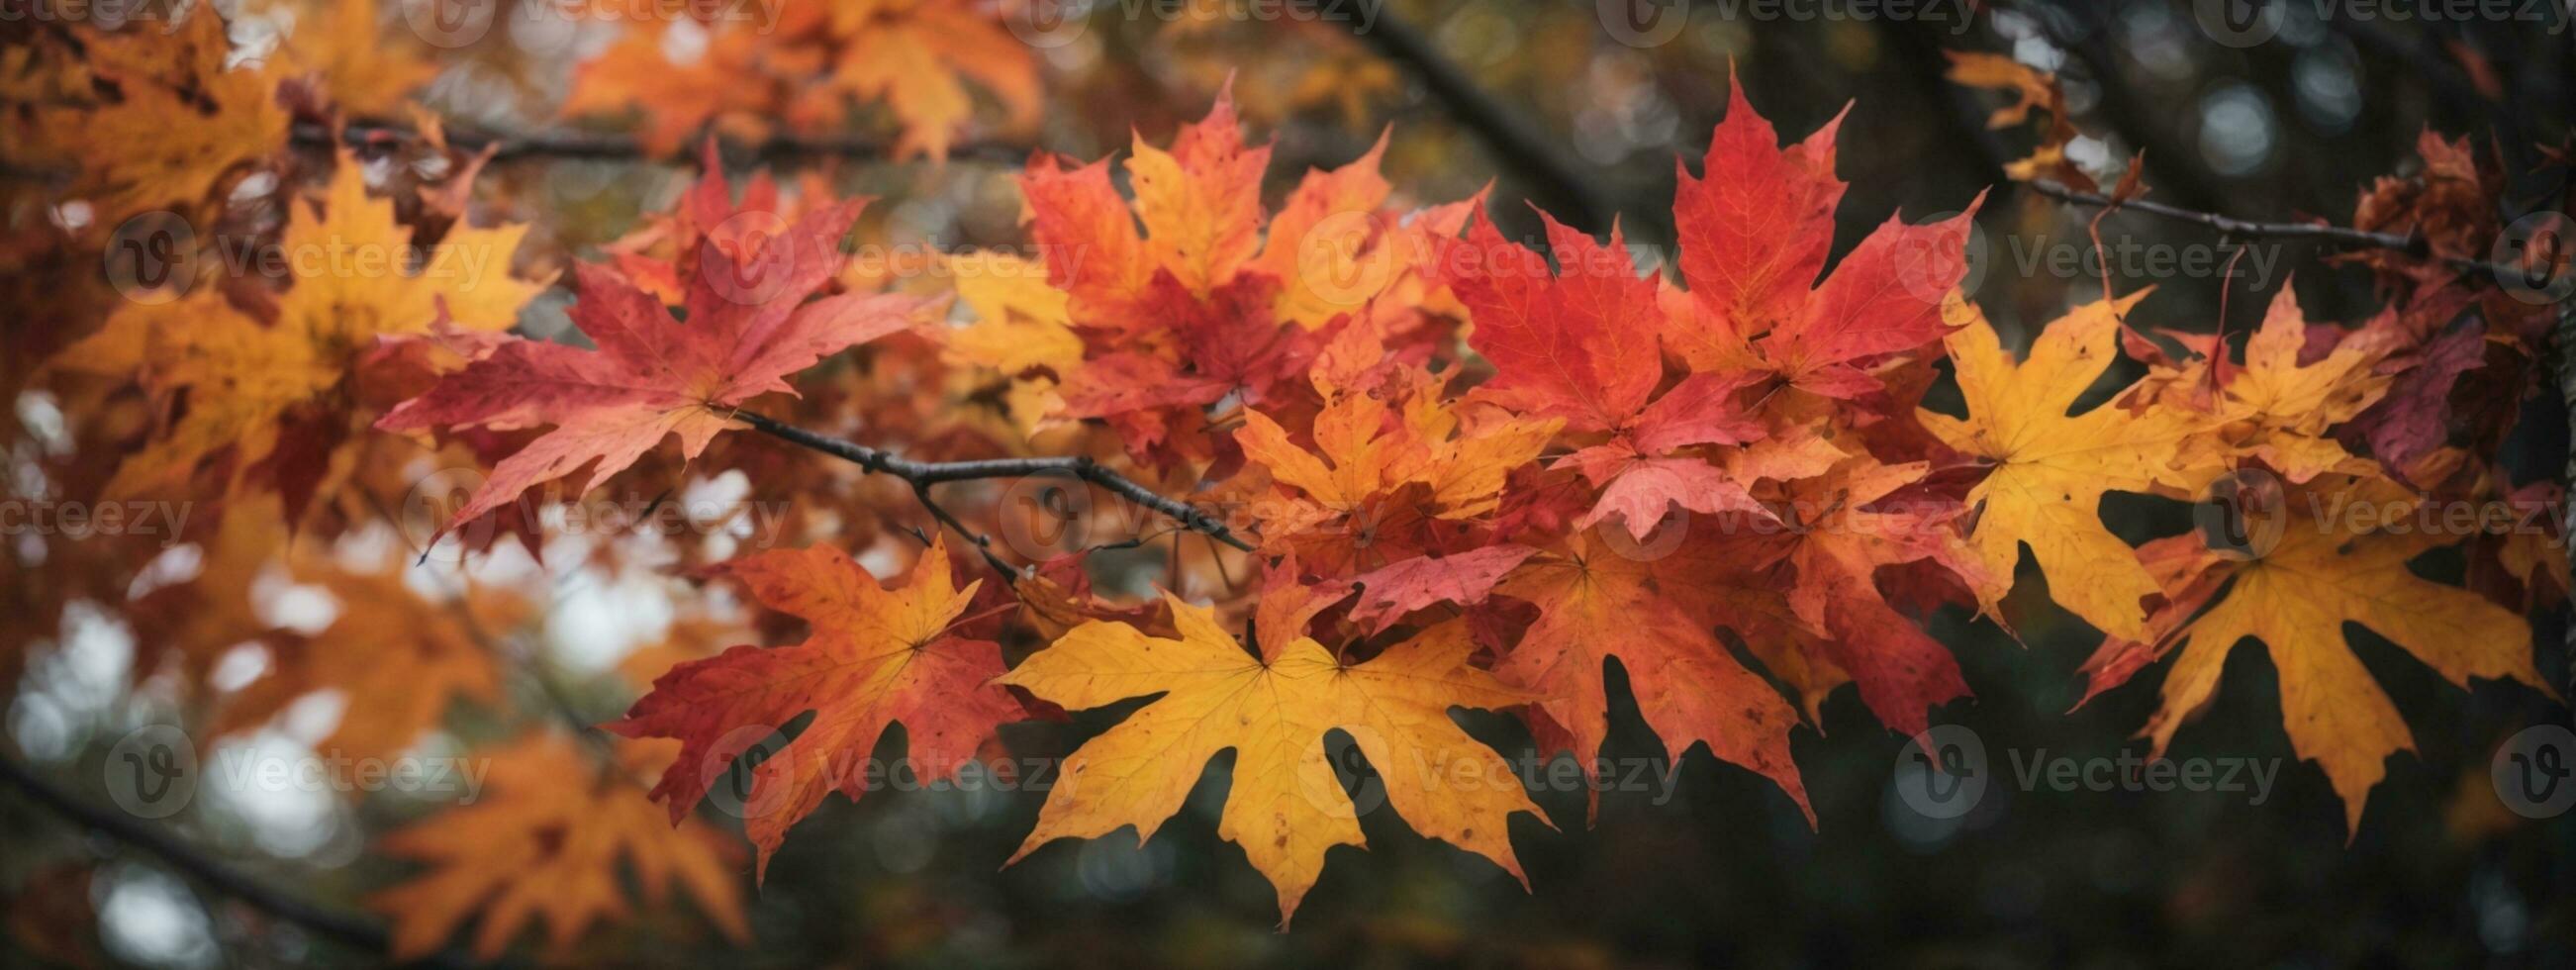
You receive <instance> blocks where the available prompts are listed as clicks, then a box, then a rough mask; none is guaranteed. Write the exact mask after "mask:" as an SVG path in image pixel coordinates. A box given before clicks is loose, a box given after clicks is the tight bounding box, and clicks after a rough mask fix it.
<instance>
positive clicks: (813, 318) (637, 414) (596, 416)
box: [377, 202, 923, 526]
mask: <svg viewBox="0 0 2576 970" xmlns="http://www.w3.org/2000/svg"><path fill="white" fill-rule="evenodd" d="M859 205H860V204H859V203H856V202H852V203H844V204H842V205H838V206H833V207H829V208H826V209H823V210H820V211H817V212H814V213H811V214H809V215H807V216H806V217H805V218H804V219H802V220H799V221H798V222H797V223H796V225H795V226H794V227H793V228H792V229H791V230H789V232H788V233H787V234H785V235H783V236H779V237H777V238H775V239H771V240H769V241H768V243H767V245H766V246H765V247H763V248H760V249H757V250H753V249H745V250H743V251H740V252H736V253H733V254H730V259H729V261H728V262H727V263H726V264H725V265H727V266H728V267H729V272H726V273H723V274H714V273H701V274H699V275H698V276H697V277H696V278H695V279H694V280H693V281H692V283H691V285H690V287H689V291H688V299H687V306H686V307H685V315H686V317H687V320H688V322H687V323H685V324H683V323H681V322H680V321H679V320H678V319H676V318H674V317H673V316H672V314H671V311H670V310H669V309H667V308H665V307H664V306H663V305H662V302H661V301H660V300H658V299H655V298H654V297H653V296H652V295H650V294H648V293H646V292H645V291H643V290H641V289H638V288H636V286H635V284H633V283H631V282H629V281H628V280H627V279H626V278H625V277H623V276H621V275H619V274H618V273H616V272H615V271H612V270H608V269H605V268H602V267H599V266H596V265H590V264H583V265H581V266H580V267H578V268H577V270H576V274H577V276H576V278H577V279H578V280H579V281H580V286H581V300H580V302H578V303H576V304H574V306H573V309H572V319H573V323H574V324H575V325H576V326H579V327H580V328H581V331H582V333H583V334H585V335H587V336H588V337H590V339H591V341H592V342H593V343H594V344H596V345H597V346H598V349H597V350H583V349H580V348H576V347H572V346H569V345H565V344H556V343H546V342H542V341H534V340H512V341H509V342H507V343H503V344H501V345H499V346H498V347H496V348H493V349H491V350H490V351H489V354H488V356H485V357H483V358H482V359H480V360H476V361H475V362H474V363H472V364H470V365H468V366H467V367H466V368H465V370H464V371H462V372H460V373H458V374H455V375H452V376H449V377H447V378H445V379H443V380H441V381H440V382H439V383H438V384H437V386H435V387H432V388H431V389H430V390H429V392H428V393H426V394H423V395H421V396H420V397H417V398H413V399H411V400H409V401H405V402H403V403H402V404H401V406H399V407H396V408H395V409H394V410H393V411H391V412H389V413H387V414H386V415H385V416H384V418H383V419H382V420H380V421H378V422H377V427H379V428H383V429H386V430H389V431H410V430H422V429H429V428H439V429H449V430H453V429H459V428H467V427H484V428H492V429H495V430H511V429H520V428H533V427H537V426H540V425H553V426H554V430H552V431H549V432H547V433H545V434H544V435H542V436H540V437H538V438H537V439H536V440H534V441H531V442H529V443H528V445H527V447H525V448H523V449H521V450H520V451H519V452H518V453H517V454H514V455H511V456H510V457H508V458H506V459H503V460H502V461H501V463H500V464H499V465H498V466H496V467H495V468H493V470H492V477H491V478H490V479H489V480H487V481H486V482H484V483H483V485H482V487H480V488H478V489H476V490H475V492H474V495H473V497H472V498H471V499H469V500H468V501H467V502H466V504H465V505H464V507H463V508H461V509H459V510H458V511H457V513H456V516H455V517H454V519H453V520H451V523H450V524H451V526H452V525H454V524H459V523H464V522H467V521H471V520H473V519H475V518H476V517H479V516H481V515H483V514H484V513H486V512H489V511H491V510H493V509H496V508H499V507H501V506H503V505H506V504H508V503H509V502H510V501H512V500H513V499H516V498H517V497H518V496H519V493H521V492H523V491H526V490H527V489H528V488H529V487H530V486H533V485H536V484H538V483H541V482H546V481H551V480H554V479H557V478H561V477H563V476H565V475H569V474H572V473H573V472H575V471H578V470H580V469H581V468H583V467H585V466H587V467H589V468H590V469H591V472H590V477H589V479H588V480H587V483H586V484H585V485H583V487H582V491H588V490H589V489H590V488H592V487H595V486H597V485H598V484H599V483H600V482H602V481H604V480H606V479H607V478H608V477H609V476H611V475H614V474H616V473H617V472H618V471H620V470H622V469H624V468H626V467H627V466H628V465H632V464H634V463H635V461H636V459H638V458H640V457H642V456H643V454H644V453H645V452H646V451H647V450H650V449H651V448H652V447H653V446H654V445H656V444H659V443H660V442H661V440H662V439H663V438H664V437H666V436H672V435H676V436H678V437H679V439H680V447H681V452H682V454H684V455H686V456H687V457H691V458H695V457H697V455H698V453H699V452H701V451H704V450H705V449H706V446H707V442H708V441H710V440H712V439H714V438H715V436H716V435H717V434H719V433H721V432H723V431H725V430H727V429H730V428H735V427H739V426H740V425H739V424H737V423H736V422H735V421H734V419H733V417H732V414H731V410H730V409H732V408H734V407H736V406H739V405H741V404H742V403H743V402H745V401H748V400H750V399H751V398H753V397H756V396H758V395H761V394H764V393H768V392H771V391H787V390H790V388H789V387H788V385H787V381H786V378H787V377H788V376H789V375H791V374H794V373H796V372H797V371H801V370H804V369H805V368H807V367H811V366H813V365H814V363H815V362H816V361H818V360H821V359H822V358H824V357H828V356H830V355H832V354H835V353H838V352H840V351H841V350H843V349H846V348H848V347H851V346H854V345H857V344H862V343H866V342H868V341H870V340H874V339H876V338H878V337H882V336H885V335H886V334H889V333H893V332H895V331H897V330H901V329H903V328H904V327H906V326H908V325H910V324H911V322H912V320H913V315H914V313H915V312H916V311H918V310H919V309H920V308H921V307H922V305H923V303H922V301H921V300H920V299H918V298H915V297H909V296H898V295H874V294H842V295H838V296H830V297H825V298H823V299H821V300H818V301H815V302H813V303H810V304H809V303H806V302H804V301H805V298H806V297H807V296H809V295H811V294H813V293H814V292H816V291H817V290H818V289H820V288H822V287H823V286H824V285H825V284H826V283H827V282H828V281H829V280H830V279H831V276H832V273H833V270H834V267H835V264H836V263H837V262H838V253H839V249H838V246H839V241H840V238H841V236H842V234H843V233H845V232H847V231H848V229H849V226H850V223H851V221H852V220H854V219H856V218H857V217H858V210H859ZM708 251H710V252H712V251H713V250H711V249H710V250H708ZM719 275H721V277H722V278H719Z"/></svg>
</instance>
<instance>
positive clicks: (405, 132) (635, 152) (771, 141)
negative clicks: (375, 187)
mask: <svg viewBox="0 0 2576 970" xmlns="http://www.w3.org/2000/svg"><path fill="white" fill-rule="evenodd" d="M446 137H447V143H448V144H449V145H451V146H454V147H456V148H459V149H462V150H465V151H468V152H477V151H482V150H484V149H485V148H490V149H492V156H493V157H494V158H495V159H509V158H549V159H562V158H586V159H604V160H631V161H657V160H660V159H661V157H662V156H660V155H657V154H655V153H653V152H649V151H646V150H645V149H644V146H643V143H641V142H639V141H637V140H636V139H635V137H634V136H633V135H627V134H622V133H613V132H593V131H579V130H554V131H530V132H492V131H477V130H474V129H470V128H449V129H447V130H446ZM421 138H422V135H421V133H420V131H419V130H418V129H415V128H413V127H411V126H409V125H404V124H397V123H393V122H387V121H368V122H352V123H350V124H347V125H344V126H342V127H341V131H340V138H339V139H338V141H337V142H336V144H344V145H347V146H349V147H351V148H370V147H378V146H382V145H384V144H386V143H388V142H412V141H418V140H420V139H421ZM293 141H294V143H295V144H296V145H298V146H300V147H305V148H328V147H332V146H333V145H334V144H335V142H334V140H333V139H332V137H331V128H330V126H328V125H322V124H316V123H311V122H306V123H301V124H297V125H296V126H295V131H294V135H293ZM743 147H744V148H745V149H746V150H747V152H748V154H750V155H752V156H755V157H759V158H764V159H776V158H865V159H886V158H892V157H894V143H893V142H892V141H889V140H887V139H883V138H877V137H873V136H868V135H854V134H819V135H800V134H792V133H781V134H777V135H772V136H770V137H769V138H768V139H767V140H764V141H761V142H759V143H756V144H752V145H748V146H743ZM948 157H950V158H961V159H971V160H974V161H981V162H993V163H997V164H1004V165H1017V164H1019V163H1021V162H1025V161H1027V160H1028V157H1029V149H1028V148H1027V147H1025V146H1021V145H1013V144H1009V143H1007V142H998V141H966V142H959V143H957V144H955V145H952V146H950V147H949V150H948Z"/></svg>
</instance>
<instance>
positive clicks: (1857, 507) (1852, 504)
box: [1720, 456, 1989, 735]
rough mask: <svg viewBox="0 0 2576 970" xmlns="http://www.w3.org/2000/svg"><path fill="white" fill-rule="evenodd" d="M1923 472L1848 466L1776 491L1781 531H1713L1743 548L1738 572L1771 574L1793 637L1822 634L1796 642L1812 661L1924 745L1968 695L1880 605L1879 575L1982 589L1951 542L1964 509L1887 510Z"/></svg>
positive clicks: (1917, 635) (1905, 624) (1910, 503)
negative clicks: (1935, 713) (1927, 734)
mask: <svg viewBox="0 0 2576 970" xmlns="http://www.w3.org/2000/svg"><path fill="white" fill-rule="evenodd" d="M1927 470H1928V466H1927V465H1926V464H1925V463H1923V462H1909V463H1905V464H1900V465H1888V464H1883V463H1881V462H1879V461H1878V460H1877V459H1875V458H1871V457H1868V456H1858V457H1852V458H1848V459H1845V460H1843V461H1842V462H1840V463H1838V464H1836V465H1835V466H1833V468H1831V469H1830V470H1828V471H1827V472H1825V473H1824V474H1822V475H1819V476H1816V477H1813V478H1804V479H1800V480H1797V481H1794V482H1789V483H1787V484H1786V485H1785V486H1784V487H1783V493H1782V497H1781V499H1780V500H1779V501H1778V502H1777V507H1779V508H1781V509H1782V510H1784V514H1783V516H1782V524H1783V525H1785V526H1786V527H1787V528H1775V529H1751V528H1741V527H1735V528H1729V527H1724V526H1721V528H1720V532H1721V533H1727V534H1732V535H1735V536H1738V537H1740V538H1739V543H1738V544H1739V546H1740V549H1739V556H1742V557H1748V558H1747V561H1751V562H1776V563H1778V566H1777V567H1776V568H1777V569H1779V570H1781V571H1782V572H1783V578H1782V579H1781V580H1780V582H1779V584H1778V588H1781V589H1785V590H1786V591H1787V593H1786V597H1787V600H1788V605H1789V607H1790V612H1791V614H1792V615H1794V616H1795V617H1796V618H1797V619H1798V621H1799V624H1800V628H1801V629H1803V630H1806V631H1821V632H1822V633H1823V634H1825V636H1824V637H1822V638H1821V639H1815V640H1804V639H1803V638H1802V639H1801V642H1802V643H1805V644H1806V646H1807V647H1808V648H1810V649H1811V650H1812V651H1813V653H1812V654H1811V656H1810V658H1809V659H1810V661H1811V662H1814V661H1821V662H1822V663H1824V664H1829V665H1830V666H1831V670H1832V671H1838V672H1839V675H1843V676H1848V677H1850V678H1851V680H1852V682H1853V683H1855V684H1857V685H1858V686H1859V688H1860V695H1861V701H1862V702H1863V703H1865V704H1867V705H1868V706H1869V709H1870V713H1872V714H1874V715H1876V716H1877V717H1878V719H1879V722H1880V723H1883V724H1885V725H1887V726H1888V727H1889V728H1892V729H1894V730H1896V731H1897V732H1899V733H1902V734H1906V735H1914V734H1920V733H1922V731H1923V729H1924V728H1925V727H1927V726H1928V725H1929V723H1930V719H1929V712H1930V711H1931V709H1932V708H1934V707H1938V706H1940V705H1941V704H1944V703H1947V702H1949V701H1951V700H1954V699H1957V698H1960V697H1966V696H1968V693H1969V692H1968V685H1967V682H1966V681H1965V680H1964V679H1962V678H1961V677H1960V675H1959V665H1958V662H1957V661H1956V660H1954V659H1952V658H1951V656H1950V651H1949V650H1948V649H1947V648H1944V647H1943V646H1941V644H1940V643H1939V642H1938V641H1935V640H1933V639H1932V638H1931V637H1930V636H1928V635H1926V634H1925V633H1924V632H1923V630H1922V628H1921V625H1920V624H1918V623H1916V622H1915V621H1914V620H1913V619H1911V618H1909V617H1907V616H1905V615H1904V614H1903V613H1900V612H1898V611H1897V610H1896V608H1895V607H1894V605H1892V604H1890V603H1889V602H1888V599H1887V594H1886V591H1885V590H1884V589H1883V588H1882V586H1881V581H1882V579H1883V578H1884V577H1882V575H1881V574H1882V572H1885V571H1887V570H1890V569H1908V568H1911V569H1919V570H1920V571H1921V572H1922V574H1923V578H1925V579H1929V580H1939V579H1942V578H1944V577H1956V578H1958V579H1960V580H1963V581H1965V582H1966V583H1967V584H1968V585H1969V587H1970V588H1978V587H1980V586H1981V585H1984V584H1987V583H1988V582H1989V581H1987V580H1985V579H1983V578H1982V577H1983V570H1982V568H1981V567H1980V566H1979V565H1978V563H1977V561H1976V559H1975V557H1974V556H1972V555H1971V554H1970V552H1969V551H1968V549H1967V548H1966V545H1965V543H1964V542H1963V541H1962V540H1961V539H1960V537H1959V534H1958V530H1957V522H1958V520H1959V518H1960V517H1961V516H1963V515H1964V514H1965V513H1966V509H1965V508H1964V507H1962V506H1959V505H1957V504H1956V503H1953V502H1950V501H1947V500H1945V499H1941V498H1940V497H1938V496H1931V495H1922V494H1912V495H1909V496H1907V497H1904V498H1901V499H1891V496H1896V495H1898V493H1899V492H1900V491H1901V490H1905V489H1909V488H1911V487H1913V486H1915V485H1916V484H1917V483H1919V482H1921V481H1922V479H1923V477H1924V474H1925V472H1926V471H1927ZM1766 547H1768V548H1766ZM1748 638H1749V635H1748ZM1828 676H1829V678H1830V677H1831V676H1832V675H1830V674H1829V675H1828Z"/></svg>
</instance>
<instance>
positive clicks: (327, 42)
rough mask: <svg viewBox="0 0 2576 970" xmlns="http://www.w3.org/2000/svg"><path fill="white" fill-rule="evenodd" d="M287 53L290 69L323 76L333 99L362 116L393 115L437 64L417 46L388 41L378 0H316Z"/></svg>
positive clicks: (287, 44)
mask: <svg viewBox="0 0 2576 970" xmlns="http://www.w3.org/2000/svg"><path fill="white" fill-rule="evenodd" d="M303 12H304V16H303V18H302V19H301V21H300V22H299V23H297V24H296V27H295V32H294V33H293V34H291V35H288V37H287V38H286V42H285V46H284V49H283V53H284V54H285V59H286V63H287V65H288V66H289V69H290V70H293V71H298V72H306V71H309V72H312V73H314V74H318V75H320V76H321V78H322V86H323V90H324V91H326V92H328V93H329V94H330V97H331V103H332V104H334V105H337V106H338V107H339V109H340V110H341V111H343V112H347V113H350V114H354V115H361V116H383V115H391V114H393V113H394V112H395V111H396V110H398V109H400V108H401V107H402V106H403V102H404V100H405V99H407V98H409V97H410V96H411V93H412V92H413V91H416V90H419V88H420V86H421V85H423V84H427V83H429V79H430V78H433V77H436V76H438V65H436V64H433V63H431V62H430V61H429V60H428V59H427V58H424V57H422V56H420V51H419V49H418V48H417V47H415V46H412V45H409V44H403V43H398V42H387V40H386V39H385V34H384V30H383V26H382V10H381V8H380V6H379V5H378V3H377V0H311V2H308V3H306V4H305V6H304V11H303Z"/></svg>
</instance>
